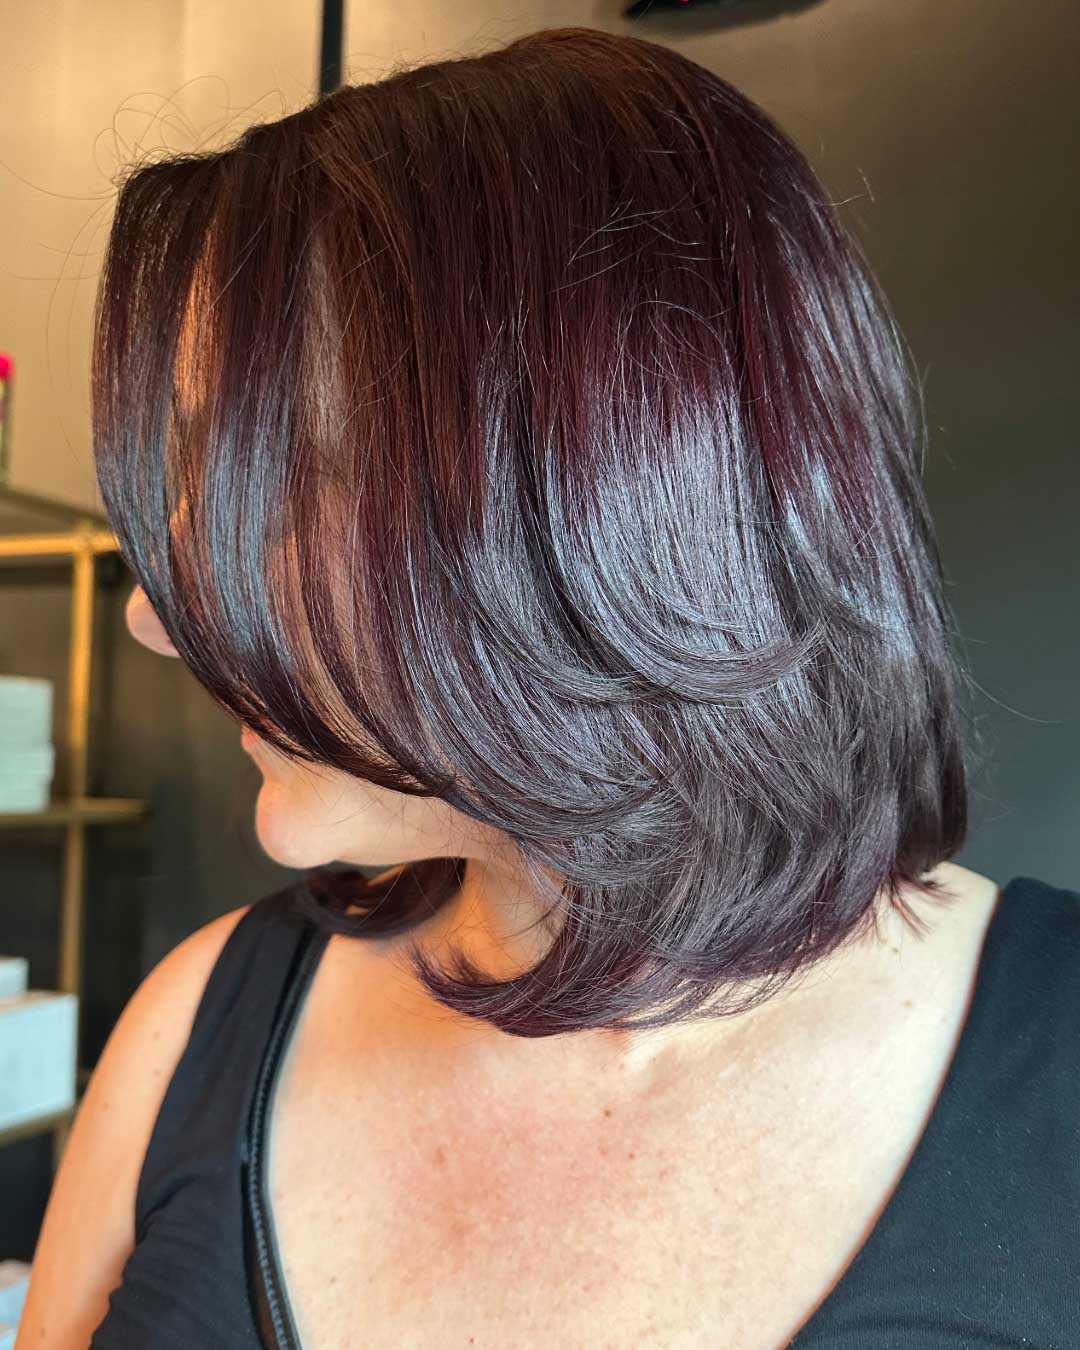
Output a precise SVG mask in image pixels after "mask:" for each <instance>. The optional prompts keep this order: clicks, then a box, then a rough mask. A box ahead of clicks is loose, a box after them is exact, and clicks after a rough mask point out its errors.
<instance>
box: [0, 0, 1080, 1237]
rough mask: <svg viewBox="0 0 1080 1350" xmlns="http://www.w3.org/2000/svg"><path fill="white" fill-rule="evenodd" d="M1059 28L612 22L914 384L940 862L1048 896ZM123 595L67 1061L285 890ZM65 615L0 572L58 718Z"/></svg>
mask: <svg viewBox="0 0 1080 1350" xmlns="http://www.w3.org/2000/svg"><path fill="white" fill-rule="evenodd" d="M688 17H689V16H688ZM581 21H582V22H603V21H604V20H603V18H602V17H598V16H595V15H592V16H586V15H583V16H582V20H581ZM541 22H542V20H540V19H538V21H537V23H536V24H535V25H533V26H540V23H541ZM695 22H698V20H696V19H695ZM699 26H700V25H699ZM1078 30H1080V24H1078V22H1077V18H1076V10H1075V6H1074V3H1073V0H1050V2H1049V3H1042V4H1040V5H1039V6H1026V5H1018V4H1015V3H1013V2H1012V0H955V3H953V4H952V5H948V6H943V5H939V4H936V3H930V2H929V0H921V2H918V3H915V2H913V3H907V4H904V5H895V4H894V5H890V4H883V3H877V4H873V3H865V4H860V3H856V0H848V2H847V3H836V4H822V5H819V6H817V7H816V9H815V10H813V11H808V12H807V13H806V14H805V15H803V16H800V17H797V18H790V19H780V20H778V21H776V22H775V23H773V24H769V25H765V26H762V27H759V28H758V29H756V30H755V33H754V36H753V42H752V43H748V42H746V41H745V40H744V38H745V35H743V39H739V40H736V38H735V36H734V35H733V37H732V41H731V44H730V46H727V45H725V41H724V39H723V35H717V34H716V33H712V34H706V33H705V32H704V31H703V30H702V31H701V32H700V34H699V36H697V37H694V38H687V36H686V34H687V33H688V32H689V31H691V30H690V29H688V28H687V27H686V26H685V25H681V26H676V24H675V22H674V20H672V21H669V23H668V27H667V28H665V27H663V26H661V25H652V26H651V27H649V28H645V27H642V28H638V29H635V30H634V31H637V32H640V33H641V34H642V35H644V36H652V37H655V38H656V39H657V40H659V41H666V40H670V41H672V42H674V43H677V45H679V46H680V48H681V49H683V50H685V51H686V52H687V54H688V55H690V56H692V57H694V58H695V59H697V60H699V61H701V62H702V63H703V64H706V65H709V66H710V67H711V68H713V69H715V70H717V71H718V72H719V73H720V74H723V75H724V76H725V77H727V78H729V79H731V80H732V81H733V82H735V83H736V84H738V85H739V86H740V87H741V88H744V89H745V90H746V92H747V93H749V94H750V95H751V96H752V97H754V98H757V99H758V100H759V101H760V102H762V103H763V105H764V106H765V107H766V108H767V109H768V110H769V111H770V112H772V113H773V115H774V116H775V117H776V118H777V120H778V121H779V122H780V123H781V125H782V126H783V127H784V128H785V130H787V131H788V133H789V134H791V135H792V136H793V137H794V138H795V139H796V140H797V141H798V142H799V143H800V144H801V145H802V146H803V148H804V149H805V150H806V152H807V153H808V154H809V156H810V158H811V160H812V161H813V163H814V164H815V166H816V167H817V168H818V170H819V172H820V173H821V174H822V175H823V177H824V179H825V180H826V182H827V184H828V187H829V189H830V193H831V197H832V200H834V201H838V202H844V203H845V204H844V205H843V206H842V207H841V211H842V214H844V215H845V217H846V218H847V219H848V220H849V221H850V222H851V223H852V224H853V226H854V228H856V229H857V230H858V231H859V232H860V233H861V235H862V237H863V239H864V241H865V246H866V249H867V252H868V254H869V256H870V259H871V262H872V264H873V265H874V267H875V269H876V270H877V272H878V274H879V276H880V277H881V279H882V281H883V283H884V285H885V288H886V290H887V291H888V293H889V295H890V297H891V299H892V302H893V305H894V307H895V309H896V311H897V314H898V317H899V319H900V322H901V325H902V327H903V328H904V330H905V332H906V334H907V336H908V338H909V341H910V343H911V345H912V348H913V350H914V353H915V357H916V360H917V364H918V366H919V368H920V370H921V371H922V373H923V376H924V380H925V388H926V397H927V404H928V420H929V425H930V432H931V441H930V450H929V456H928V461H927V465H926V479H927V483H928V486H929V491H930V497H931V504H932V507H933V510H934V513H935V517H936V520H937V523H938V529H939V537H940V541H941V547H942V552H943V555H944V559H945V565H946V571H947V573H948V575H949V579H950V583H951V587H950V592H951V596H952V602H953V605H954V608H955V610H956V612H957V616H958V621H959V626H960V631H961V634H962V636H963V639H964V643H965V648H966V655H967V659H968V662H969V664H970V666H971V669H972V672H973V675H974V678H975V679H976V681H977V682H978V685H979V687H980V690H981V692H980V694H979V698H978V708H979V715H980V719H981V722H982V725H983V727H984V731H985V734H986V737H987V740H988V743H989V746H990V749H991V751H992V753H993V755H994V760H993V764H992V770H991V772H989V773H988V774H986V775H984V776H982V777H981V778H980V779H979V780H977V781H976V782H975V783H974V784H973V801H972V806H973V813H974V814H973V826H972V832H971V837H970V841H969V844H968V846H967V847H966V848H965V850H964V851H963V853H962V855H961V857H960V859H959V861H960V862H962V863H964V864H965V865H967V866H969V867H973V868H975V869H976V870H978V871H981V872H983V873H985V874H987V875H989V876H991V877H993V878H995V879H996V880H998V881H1000V882H1002V883H1003V882H1005V881H1007V880H1009V879H1010V878H1011V877H1012V876H1015V875H1018V874H1028V875H1035V876H1038V877H1041V878H1043V879H1045V880H1047V881H1050V882H1052V883H1055V884H1058V885H1064V886H1068V887H1071V888H1074V889H1080V832H1078V829H1077V824H1078V821H1080V777H1078V774H1077V771H1076V768H1075V765H1076V763H1077V760H1078V758H1080V716H1078V712H1080V691H1078V680H1077V676H1076V674H1075V672H1076V671H1077V669H1078V668H1080V651H1078V647H1080V636H1078V625H1077V622H1076V608H1077V596H1078V593H1080V575H1078V563H1077V549H1076V530H1075V526H1074V519H1075V515H1076V503H1077V502H1078V501H1080V456H1078V455H1077V453H1076V448H1075V439H1076V434H1075V430H1074V428H1075V427H1076V426H1077V425H1078V424H1080V407H1078V403H1080V390H1078V387H1077V382H1076V380H1075V376H1074V371H1075V368H1076V364H1077V356H1078V350H1077V346H1078V344H1077V341H1076V338H1075V335H1074V322H1075V315H1076V312H1077V305H1076V300H1077V267H1076V245H1075V239H1076V237H1077V215H1078V212H1077V205H1078V189H1077V175H1076V173H1075V166H1076V163H1077V131H1078V122H1080V118H1078V115H1077V96H1076V93H1075V58H1074V56H1073V53H1074V52H1075V50H1076V38H1077V36H1080V31H1078ZM125 598H126V586H123V585H122V584H121V583H120V581H119V580H117V581H116V582H115V583H114V585H113V587H112V589H111V590H110V591H108V592H107V593H103V595H102V600H101V611H100V614H99V620H100V622H99V625H98V639H99V644H100V648H101V651H100V654H101V657H102V661H103V662H104V664H103V665H102V666H101V669H102V671H103V673H104V678H103V680H102V681H101V682H100V687H99V690H98V698H97V700H96V703H95V718H96V724H97V735H96V746H97V754H96V756H95V761H94V763H95V769H94V790H95V791H97V792H99V793H106V794H110V795H118V796H127V795H146V796H147V797H149V798H150V800H151V802H152V804H153V808H154V809H153V816H152V818H151V820H150V821H149V822H148V823H147V824H146V825H145V826H141V827H123V828H115V829H110V830H108V831H100V832H98V833H97V834H95V836H94V842H93V846H92V849H91V857H90V884H89V897H88V923H87V938H86V948H87V970H86V995H85V1023H84V1053H85V1054H86V1055H87V1056H88V1057H91V1058H92V1057H93V1055H94V1054H96V1053H97V1052H98V1051H99V1049H100V1046H101V1044H102V1043H103V1040H104V1037H105V1035H106V1034H107V1032H108V1029H109V1027H110V1026H111V1025H112V1023H113V1021H114V1020H115V1018H116V1016H117V1014H118V1013H119V1011H120V1009H121V1007H122V1006H123V1004H124V1002H125V1001H126V1000H127V998H128V997H129V996H130V994H131V992H132V991H133V989H134V987H135V985H136V983H137V982H138V980H139V978H140V977H141V976H142V974H144V973H145V971H146V970H148V969H149V967H150V966H151V965H152V964H153V963H154V962H155V961H156V960H158V959H159V958H160V957H161V956H162V955H163V954H164V953H165V952H166V951H167V950H169V949H170V948H171V947H172V946H174V945H175V944H176V943H177V942H178V941H179V940H180V939H182V938H183V937H184V936H186V935H187V934H188V933H190V932H192V931H193V930H194V929H195V928H197V927H198V926H199V925H201V924H202V923H204V922H206V921H207V920H209V919H210V918H212V917H214V916H215V915H217V914H220V913H222V912H223V911H225V910H227V909H231V908H234V907H236V906H238V905H242V904H245V903H247V902H248V901H250V900H252V899H254V898H255V897H257V896H258V895H260V894H263V893H265V892H266V891H268V890H270V889H273V888H275V887H276V886H277V885H279V884H281V882H282V881H283V880H285V879H286V878H287V877H288V876H289V875H290V874H289V873H287V872H285V871H283V870H282V869H280V868H278V867H276V866H274V865H273V864H271V863H270V862H268V861H267V860H266V859H265V858H264V857H263V856H262V855H261V853H260V851H259V849H258V845H257V843H256V842H255V840H254V836H253V834H252V829H251V820H250V815H251V805H252V802H253V798H254V791H255V786H256V783H257V781H258V775H257V772H256V770H255V769H254V767H253V766H252V765H251V764H250V762H249V761H248V760H247V758H246V757H245V756H244V755H243V754H242V752H241V751H240V749H239V747H238V744H237V737H236V731H235V728H234V727H233V726H232V724H231V723H230V722H229V721H228V719H226V718H225V717H224V715H223V714H222V713H221V712H220V711H219V710H218V709H217V708H216V707H215V706H214V705H213V704H212V703H211V701H210V700H209V698H208V697H207V696H206V695H205V694H204V693H203V692H202V690H201V689H200V688H199V687H198V686H197V685H196V684H195V682H194V680H193V679H192V678H191V677H190V676H189V675H188V674H187V672H186V671H185V670H184V669H183V668H182V667H181V666H180V665H179V663H177V662H175V661H167V660H164V659H162V658H160V657H156V656H154V655H152V654H151V653H148V652H146V651H144V650H143V649H141V648H139V647H137V646H136V645H135V644H134V643H133V642H131V641H130V640H129V639H128V638H127V636H126V634H125V632H124V630H123V624H122V606H123V601H124V599H125ZM66 604H67V592H66V591H65V590H64V589H63V588H62V587H60V586H58V585H57V584H56V580H55V576H54V575H53V576H51V577H50V576H48V575H45V576H38V575H36V574H35V575H34V576H31V575H29V574H25V575H23V574H20V575H19V576H18V577H13V576H8V577H6V578H5V577H2V576H0V670H3V671H11V672H17V673H21V674H44V675H48V676H50V677H51V678H54V679H55V680H57V684H58V690H57V692H58V698H59V699H60V700H62V698H63V687H64V678H65V666H64V662H65V660H66V646H65V644H66V622H67V618H66ZM110 653H111V655H110ZM106 658H107V659H106ZM60 725H61V726H62V723H61V724H60ZM0 847H2V848H3V853H2V856H0V888H2V900H0V949H8V950H18V951H23V952H26V953H28V954H29V955H30V956H31V959H32V963H33V964H32V973H33V978H34V981H35V983H46V984H47V983H49V982H50V981H51V979H52V973H53V964H52V962H53V949H52V947H51V941H52V937H51V935H52V931H53V922H54V914H55V907H56V895H57V888H58V881H59V873H58V871H57V867H56V862H57V858H58V856H59V855H58V850H57V849H56V848H50V847H48V846H46V844H45V842H44V841H43V840H42V839H39V838H37V836H27V837H23V838H20V839H19V840H16V839H15V838H14V837H9V836H8V835H6V834H5V835H2V836H0ZM47 1160H48V1150H47V1141H36V1142H35V1141H30V1142H28V1143H26V1144H20V1145H17V1146H12V1147H11V1148H8V1149H6V1150H3V1152H2V1153H0V1188H2V1191H0V1193H2V1194H3V1195H4V1197H5V1200H4V1204H3V1205H0V1257H2V1256H5V1255H16V1256H18V1255H22V1256H27V1255H29V1251H30V1249H31V1247H32V1242H33V1234H34V1232H35V1230H36V1224H37V1222H38V1220H39V1217H40V1212H41V1206H42V1205H43V1203H44V1196H45V1194H46V1191H47V1185H48V1170H47Z"/></svg>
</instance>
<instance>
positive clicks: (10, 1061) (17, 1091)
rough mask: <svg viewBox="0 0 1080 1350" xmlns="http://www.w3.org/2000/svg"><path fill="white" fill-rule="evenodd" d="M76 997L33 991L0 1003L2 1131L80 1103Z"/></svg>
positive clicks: (0, 1000)
mask: <svg viewBox="0 0 1080 1350" xmlns="http://www.w3.org/2000/svg"><path fill="white" fill-rule="evenodd" d="M77 1014H78V999H77V998H76V996H75V995H74V994H64V993H59V992H56V991H54V990H45V989H32V990H30V992H29V993H26V994H19V995H17V996H16V997H14V998H0V1129H8V1128H10V1127H12V1126H14V1125H23V1124H26V1123H27V1122H29V1121H31V1120H36V1119H37V1117H38V1116H45V1115H51V1114H52V1113H53V1112H54V1111H65V1110H67V1109H68V1108H69V1107H70V1106H72V1105H73V1104H74V1102H75V1029H76V1022H77Z"/></svg>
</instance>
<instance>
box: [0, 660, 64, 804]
mask: <svg viewBox="0 0 1080 1350" xmlns="http://www.w3.org/2000/svg"><path fill="white" fill-rule="evenodd" d="M52 702H53V687H52V681H51V680H31V679H26V678H24V677H23V676H20V675H0V811H41V810H43V809H44V808H45V807H46V806H47V805H48V804H49V788H50V786H51V784H52V777H53V767H54V764H55V751H54V748H53V744H52Z"/></svg>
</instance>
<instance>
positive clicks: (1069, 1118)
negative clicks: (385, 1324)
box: [90, 876, 1080, 1350]
mask: <svg viewBox="0 0 1080 1350" xmlns="http://www.w3.org/2000/svg"><path fill="white" fill-rule="evenodd" d="M325 945H326V937H325V935H322V934H320V933H318V932H317V931H316V930H315V929H314V927H313V926H312V925H311V924H310V922H309V921H308V920H307V919H306V918H304V917H303V916H302V915H300V914H299V913H298V912H297V911H296V909H295V904H294V895H293V891H292V889H291V888H287V889H285V890H282V891H279V892H277V893H276V894H274V895H271V896H268V897H266V898H265V899H264V900H260V901H259V902H258V903H256V904H255V905H253V906H252V907H251V908H250V909H249V910H248V911H247V912H246V913H245V914H244V915H243V916H242V918H241V919H240V921H239V922H238V923H237V925H236V927H235V928H234V929H233V931H232V933H231V934H230V936H229V938H228V940H227V942H226V943H225V946H224V948H223V949H222V952H221V955H220V958H219V959H218V961H217V964H216V965H215V967H214V970H213V972H212V973H211V976H210V979H209V980H208V982H207V986H206V989H205V991H204V993H203V997H202V1001H201V1003H200V1005H199V1008H198V1012H197V1014H196V1017H195V1022H194V1025H193V1028H192V1032H191V1037H190V1040H189V1041H188V1044H187V1048H186V1049H185V1051H184V1054H183V1055H182V1056H181V1058H180V1061H179V1063H178V1064H177V1067H176V1071H175V1074H174V1076H173V1078H172V1080H171V1082H170V1084H169V1087H168V1089H167V1091H166V1094H165V1097H164V1100H163V1102H162V1106H161V1110H160V1113H159V1115H158V1118H157V1121H156V1124H155V1127H154V1130H153V1134H152V1136H151V1139H150V1143H149V1147H148V1149H147V1153H146V1158H145V1161H144V1165H143V1168H142V1173H141V1177H140V1181H139V1185H138V1191H137V1195H136V1200H135V1247H134V1249H133V1251H132V1253H131V1255H130V1257H129V1258H128V1261H127V1264H126V1265H125V1267H124V1271H123V1275H122V1277H121V1283H120V1285H119V1286H118V1288H116V1289H115V1290H114V1291H113V1292H112V1294H111V1295H110V1299H109V1310H108V1312H107V1314H106V1316H105V1318H104V1320H103V1321H102V1323H101V1324H100V1325H99V1327H98V1329H97V1331H96V1332H95V1334H94V1337H93V1340H92V1341H91V1345H90V1350H301V1347H300V1342H299V1338H298V1336H297V1333H296V1330H295V1328H294V1326H293V1323H292V1318H291V1314H290V1311H289V1305H288V1298H287V1295H286V1291H285V1288H284V1285H283V1281H282V1275H281V1270H280V1263H279V1260H278V1255H277V1250H276V1247H275V1243H274V1235H273V1231H272V1228H271V1224H270V1221H269V1216H268V1212H267V1199H266V1193H265V1189H264V1175H263V1167H264V1145H265V1138H264V1132H265V1125H266V1119H267V1111H268V1104H269V1101H270V1096H271V1092H272V1089H273V1086H274V1081H275V1074H276V1072H277V1069H278V1067H279V1065H280V1062H281V1059H282V1055H283V1052H284V1049H285V1048H286V1044H287V1038H288V1035H289V1032H290V1030H291V1028H292V1026H293V1024H294V1022H295V1019H296V1016H297V1013H298V1011H299V1009H300V1006H301V1004H302V1001H303V998H304V995H305V993H306V991H307V989H308V987H309V985H310V982H311V977H312V975H313V973H314V971H315V968H316V966H317V964H318V961H319V957H320V956H321V954H322V952H323V949H324V948H325ZM838 1184H843V1183H842V1180H841V1181H839V1182H838ZM552 1292H553V1294H555V1293H556V1292H557V1291H552ZM719 1334H720V1333H718V1335H719ZM463 1343H464V1340H463ZM353 1344H355V1345H356V1346H358V1347H360V1346H363V1345H364V1344H365V1336H364V1328H363V1325H362V1323H361V1324H360V1325H358V1326H357V1328H356V1333H355V1337H354V1340H353ZM715 1344H717V1345H718V1344H720V1341H719V1339H718V1340H717V1341H716V1342H715ZM790 1345H791V1347H793V1348H794V1347H797V1350H973V1347H1015V1350H1020V1347H1024V1348H1025V1350H1077V1348H1078V1347H1080V894H1078V893H1077V892H1074V891H1069V890H1061V889H1058V888H1056V887H1053V886H1050V885H1048V884H1046V883H1045V882H1041V881H1037V880H1034V879H1032V878H1030V877H1022V876H1021V877H1015V878H1014V879H1013V880H1012V881H1010V882H1009V883H1008V885H1007V886H1006V887H1005V888H1004V892H1003V895H1002V898H1001V900H1000V902H999V904H998V907H997V909H996V911H995V913H994V916H993V918H992V920H991V923H990V927H989V929H988V931H987V935H986V940H985V943H984V946H983V950H982V954H981V958H980V965H979V971H978V978H977V982H976V985H975V990H974V995H973V998H972V1002H971V1005H970V1007H969V1010H968V1014H967V1018H966V1021H965V1023H964V1026H963V1029H962V1031H961V1034H960V1038H959V1042H958V1044H957V1046H956V1050H955V1053H954V1056H953V1059H952V1062H951V1065H950V1067H949V1070H948V1072H947V1074H946V1077H945V1081H944V1084H943V1086H942V1089H941V1092H940V1094H939V1096H938V1099H937V1102H936V1104H935V1106H934V1109H933V1111H932V1113H931V1115H930V1118H929V1121H928V1123H927V1126H926V1128H925V1130H924V1132H923V1134H922V1137H921V1138H920V1140H919V1142H918V1144H917V1146H916V1148H915V1150H914V1153H913V1154H912V1156H911V1158H910V1160H909V1162H908V1165H907V1168H906V1170H905V1171H904V1172H903V1174H902V1176H901V1178H900V1181H899V1183H898V1185H897V1187H896V1189H895V1190H894V1191H893V1193H892V1196H891V1197H890V1199H889V1201H888V1203H887V1204H886V1206H885V1208H884V1211H883V1212H882V1214H881V1216H880V1218H879V1219H878V1221H877V1223H876V1225H875V1226H874V1228H873V1229H872V1231H871V1233H870V1236H869V1238H868V1240H867V1241H866V1242H865V1243H864V1245H863V1246H862V1248H861V1249H860V1250H859V1253H858V1255H857V1256H856V1258H855V1260H854V1261H853V1262H852V1263H851V1264H850V1265H849V1266H848V1268H847V1269H846V1271H845V1272H844V1274H843V1275H842V1277H841V1278H840V1280H839V1282H838V1283H837V1284H836V1285H835V1286H834V1288H833V1290H832V1292H831V1293H830V1294H829V1295H828V1296H827V1297H826V1298H825V1300H824V1301H823V1302H822V1303H821V1304H820V1306H819V1307H818V1309H817V1311H816V1312H815V1313H814V1314H813V1315H812V1316H811V1318H810V1319H809V1321H808V1322H806V1323H805V1324H804V1326H803V1327H802V1328H801V1330H800V1331H799V1333H798V1334H797V1336H796V1337H795V1339H794V1340H793V1341H791V1342H790Z"/></svg>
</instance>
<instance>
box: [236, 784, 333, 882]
mask: <svg viewBox="0 0 1080 1350" xmlns="http://www.w3.org/2000/svg"><path fill="white" fill-rule="evenodd" d="M321 835H322V832H321V831H320V830H319V829H318V828H317V827H313V828H305V826H304V822H303V819H302V815H301V813H300V812H299V811H298V810H297V808H296V803H295V802H290V801H289V795H288V793H286V792H284V791H283V790H282V789H281V788H280V787H279V786H278V785H277V784H275V783H264V784H263V786H262V787H261V788H260V789H259V796H258V799H257V801H256V803H255V837H256V838H257V839H258V841H259V846H260V847H261V848H262V851H263V852H264V853H265V854H266V856H267V857H268V858H270V860H271V861H272V862H276V863H278V864H279V865H280V866H281V867H291V868H294V869H297V870H301V871H303V870H306V869H307V868H309V867H321V866H323V865H324V864H325V863H329V862H334V861H335V858H334V855H333V852H332V850H330V849H329V848H328V846H327V841H326V839H325V838H324V837H321Z"/></svg>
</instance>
